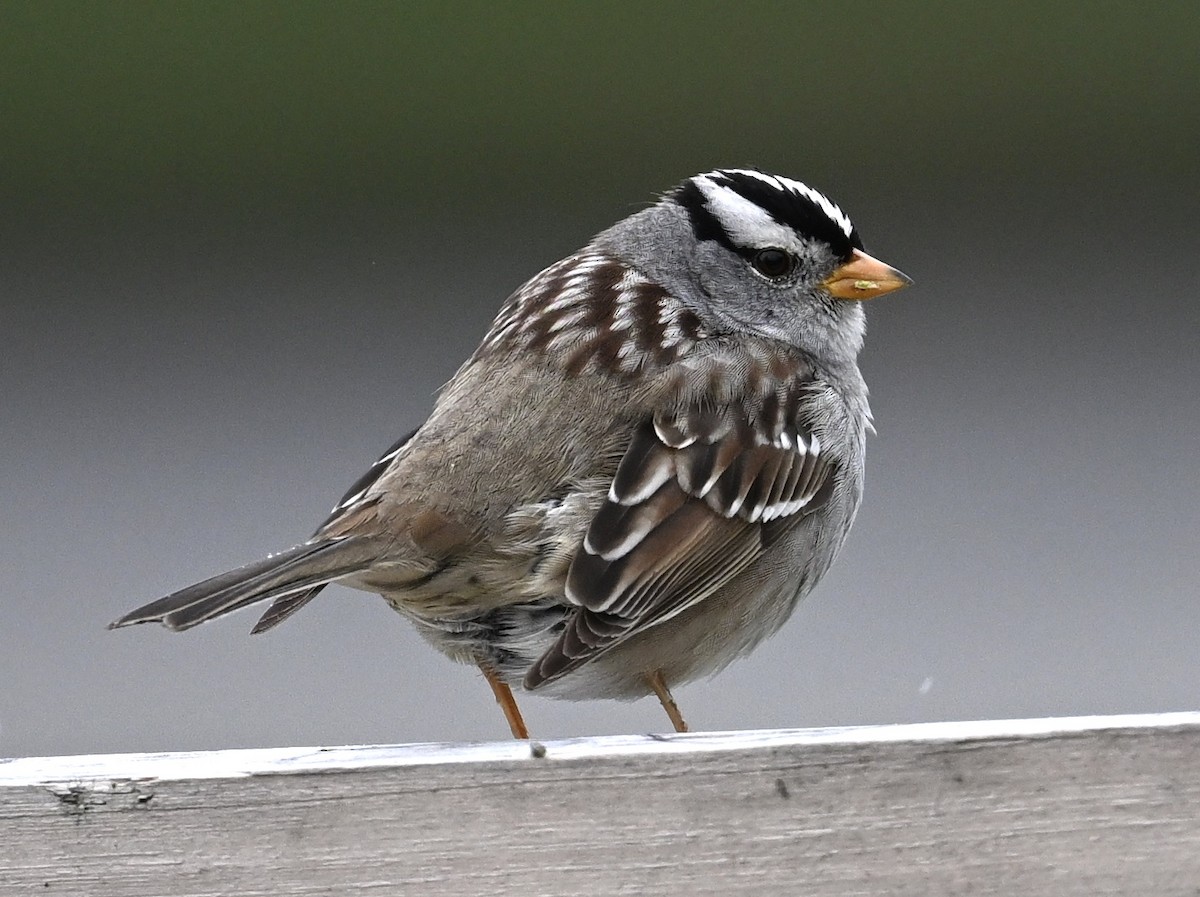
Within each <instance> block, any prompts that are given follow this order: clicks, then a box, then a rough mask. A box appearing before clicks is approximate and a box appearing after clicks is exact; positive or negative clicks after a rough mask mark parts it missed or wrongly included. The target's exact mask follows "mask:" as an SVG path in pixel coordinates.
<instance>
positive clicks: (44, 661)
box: [0, 0, 1200, 756]
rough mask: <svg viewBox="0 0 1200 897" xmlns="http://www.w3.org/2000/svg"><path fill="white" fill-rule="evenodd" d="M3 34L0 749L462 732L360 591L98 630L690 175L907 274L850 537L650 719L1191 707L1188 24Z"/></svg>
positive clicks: (534, 719)
mask: <svg viewBox="0 0 1200 897" xmlns="http://www.w3.org/2000/svg"><path fill="white" fill-rule="evenodd" d="M0 44H2V50H0V326H2V330H0V332H2V333H3V337H4V339H3V352H2V353H0V414H2V417H0V446H2V450H3V455H2V459H0V460H2V470H0V527H2V533H3V538H2V539H0V583H2V584H3V591H2V592H0V755H9V756H12V755H24V754H61V753H83V752H87V753H90V752H105V751H126V750H159V749H193V748H195V749H199V748H220V747H235V746H267V745H293V744H294V745H303V744H310V745H311V744H342V743H358V742H399V741H426V740H442V739H473V740H487V739H499V738H504V737H506V736H507V730H506V728H505V725H504V722H503V719H502V717H501V715H500V713H499V712H498V710H497V709H496V707H495V706H494V704H493V701H492V698H491V695H490V693H489V691H488V689H487V688H486V686H485V685H484V683H483V682H482V681H481V680H480V677H479V675H478V673H477V672H476V671H474V670H473V669H469V668H465V667H458V666H455V665H453V664H451V663H450V662H448V661H446V660H444V659H443V658H442V657H441V656H440V655H437V654H435V653H434V652H433V651H432V650H431V649H429V648H428V647H426V646H425V645H424V644H423V643H422V642H421V641H420V640H419V639H418V637H417V636H416V635H415V634H414V632H413V631H412V630H411V629H410V627H409V626H408V624H407V623H406V622H405V621H404V620H403V619H401V618H400V617H399V616H398V615H396V614H394V613H393V612H391V611H390V610H388V609H387V607H386V606H385V605H384V604H383V602H382V601H380V600H379V599H377V598H373V597H371V596H368V595H364V594H362V593H357V592H350V591H347V590H342V589H331V590H329V591H328V592H326V593H325V594H324V595H323V596H322V597H321V599H320V600H319V601H318V602H315V603H314V604H313V605H311V606H310V607H309V608H308V609H306V610H305V612H304V613H303V614H300V615H298V616H297V617H296V618H295V619H294V620H293V621H291V622H289V623H288V624H287V625H285V626H282V627H280V628H279V629H278V630H275V631H272V632H270V633H269V634H267V635H265V636H262V637H255V638H253V639H252V638H250V637H249V635H248V634H247V632H248V629H249V627H250V626H251V624H252V623H253V621H254V616H253V614H252V613H249V614H245V615H241V614H239V615H237V616H235V617H232V618H226V619H225V620H222V621H220V622H218V623H214V624H212V625H209V626H206V627H203V628H201V629H199V630H196V631H193V632H190V633H187V634H184V635H173V634H171V633H168V632H167V631H165V630H163V629H160V628H157V627H141V628H138V629H135V630H124V631H120V632H106V631H105V629H104V626H105V624H106V623H107V622H108V621H109V620H111V619H113V618H114V617H116V616H118V615H119V614H120V613H122V612H124V611H126V610H129V609H130V608H132V607H133V606H134V605H136V604H140V603H142V602H144V601H147V600H150V599H152V598H156V597H158V596H159V595H161V594H164V593H166V592H168V591H170V590H173V589H175V588H177V587H180V586H183V585H186V584H188V583H190V582H192V581H194V580H196V579H199V578H202V577H205V576H208V575H210V574H213V573H217V572H220V571H222V570H225V569H226V568H229V567H232V566H236V565H238V564H241V563H244V562H247V561H250V560H253V559H255V558H258V557H259V556H261V555H263V554H264V553H266V552H269V551H272V550H277V549H280V548H283V547H286V546H288V545H291V544H293V543H294V542H296V541H298V540H299V539H301V538H303V537H305V536H306V535H307V534H308V532H309V531H310V530H311V529H312V527H313V526H314V525H315V524H316V523H317V522H318V521H319V520H320V519H321V518H322V517H323V516H324V514H325V513H326V511H327V510H328V508H329V507H330V505H331V504H332V503H333V502H334V500H335V499H336V498H337V497H338V496H339V495H340V494H341V493H342V491H343V490H344V489H345V488H346V487H347V486H348V485H349V484H350V483H351V482H352V481H353V480H354V479H355V478H356V477H357V475H358V474H359V473H360V472H361V470H362V469H363V468H364V467H365V466H366V465H368V464H369V463H370V462H371V461H373V460H374V458H375V457H376V456H377V455H378V454H379V453H380V451H381V450H382V449H384V448H385V447H386V446H387V445H388V444H389V443H390V442H391V441H392V440H393V439H395V438H396V437H397V436H398V435H399V434H400V433H402V432H405V431H407V430H408V429H410V428H412V427H414V426H416V425H417V424H418V423H419V422H420V421H421V420H422V419H423V416H424V415H425V414H426V413H427V411H428V409H429V407H430V403H431V399H432V396H433V394H434V392H435V390H436V389H437V388H438V386H439V385H440V384H442V383H444V382H445V381H446V380H447V379H448V378H449V377H450V375H451V374H452V373H453V372H454V370H455V368H456V367H457V365H458V363H459V362H460V361H461V360H462V359H463V358H464V357H465V356H466V355H467V354H469V353H470V351H471V350H472V348H473V347H474V346H475V344H476V343H477V342H478V340H479V338H480V336H481V335H482V333H483V331H484V329H485V328H486V326H487V324H488V322H489V321H490V319H491V317H492V315H493V313H494V312H495V310H496V309H497V307H498V306H499V304H500V302H501V301H502V300H503V299H504V297H505V296H506V295H507V294H508V292H509V291H510V290H511V289H512V288H514V287H515V286H516V285H518V284H519V283H520V282H521V281H522V280H524V279H525V278H527V277H528V276H530V275H532V274H533V273H535V272H536V271H537V270H539V269H540V268H542V267H543V266H544V265H546V264H548V263H550V262H552V261H554V260H556V259H558V258H559V257H561V256H562V255H564V254H565V253H567V252H570V251H571V250H573V249H575V248H576V247H578V246H579V245H581V244H582V243H584V242H585V241H586V240H587V239H588V238H589V236H590V235H591V234H592V233H593V232H595V231H597V230H599V229H601V228H602V227H605V226H607V225H608V224H609V223H610V222H612V221H614V220H616V219H617V218H619V217H622V216H623V215H625V214H627V213H629V212H631V211H633V210H635V209H637V208H639V207H640V206H641V205H643V204H644V203H646V202H647V201H649V200H650V199H651V198H652V197H653V196H654V195H655V194H656V193H657V192H659V191H662V190H664V189H666V188H668V187H670V186H671V185H672V184H674V183H676V182H678V181H679V180H681V179H682V178H684V177H686V176H688V175H690V174H693V173H695V172H697V171H701V170H707V169H709V168H712V167H715V166H734V165H756V166H760V167H762V168H764V169H767V170H771V171H777V172H779V173H783V174H787V175H790V176H793V177H797V178H800V179H802V180H806V181H808V182H810V183H812V184H813V185H815V186H817V187H818V188H820V189H822V190H824V191H825V192H827V193H828V194H829V195H830V196H832V197H833V198H834V199H835V200H836V201H838V202H839V203H841V204H842V206H843V207H844V208H845V209H846V210H847V211H848V212H849V214H850V215H851V216H852V217H853V218H854V220H855V222H856V224H857V225H858V227H859V230H860V232H861V233H862V234H863V237H864V239H865V240H866V243H867V246H868V249H870V250H871V251H872V252H873V253H874V254H876V255H878V256H879V257H881V258H883V259H885V260H887V261H888V262H891V263H893V264H895V265H897V266H898V267H900V268H902V269H903V270H905V271H906V272H907V273H909V274H910V275H911V276H913V277H914V278H915V280H916V282H917V286H916V287H914V288H913V289H911V290H906V291H905V292H903V293H901V294H899V295H896V296H894V297H889V298H886V299H882V300H879V301H878V302H876V303H873V304H872V305H871V307H870V309H869V312H870V320H871V325H870V333H869V335H868V344H867V349H866V351H865V353H864V355H863V358H862V365H863V369H864V371H865V373H866V376H867V379H868V381H869V383H870V384H871V389H872V399H873V404H874V408H875V414H876V423H877V426H878V429H879V435H878V437H877V438H875V439H874V440H873V441H872V443H871V446H870V450H869V454H868V459H869V463H868V467H869V471H868V487H867V494H866V501H865V504H864V506H863V511H862V513H861V515H860V517H859V521H858V523H857V525H856V528H855V530H854V532H853V534H852V535H851V538H850V541H849V544H848V547H847V548H846V550H845V552H844V553H843V555H842V556H841V559H840V560H839V563H838V564H837V565H836V567H835V569H834V570H833V572H832V573H831V574H830V575H829V576H828V577H827V578H826V579H825V581H824V582H823V583H822V585H821V587H820V588H819V589H818V590H817V591H816V593H815V594H814V595H813V596H812V597H811V598H810V600H809V601H808V602H807V603H806V604H805V605H803V606H802V607H801V608H800V610H799V611H798V612H797V614H796V615H795V617H794V618H793V620H792V621H791V623H790V624H789V625H788V626H787V627H786V628H785V629H784V631H783V632H782V633H781V634H780V635H778V636H777V637H776V638H775V639H773V640H772V641H770V642H769V643H767V644H766V645H764V646H763V647H762V648H760V649H759V650H758V652H757V653H756V654H754V655H753V657H751V658H750V659H748V660H746V661H743V662H741V663H738V664H736V665H735V666H733V667H732V668H730V669H729V670H728V671H726V672H725V673H724V674H722V675H721V676H719V677H718V678H716V679H715V680H713V681H710V682H699V683H695V684H692V685H690V686H687V687H684V688H682V689H679V691H678V692H677V696H678V698H679V699H680V703H681V704H682V706H683V708H684V710H685V712H686V714H687V715H688V717H689V719H690V720H691V721H692V723H693V724H694V726H695V727H696V728H699V729H732V728H754V727H775V726H825V725H836V724H852V723H885V722H899V721H917V720H942V719H960V718H981V717H1006V716H1041V715H1060V714H1087V713H1121V712H1141V711H1164V710H1180V709H1196V708H1197V707H1200V700H1198V693H1197V686H1198V685H1200V675H1198V670H1200V638H1198V633H1200V601H1198V600H1197V583H1198V581H1200V544H1198V536H1197V523H1198V519H1197V518H1198V516H1200V515H1198V512H1197V508H1198V507H1200V472H1198V470H1197V464H1196V462H1197V456H1198V454H1200V390H1198V389H1197V385H1198V383H1200V351H1198V350H1197V341H1198V337H1200V302H1198V293H1200V289H1198V284H1200V271H1198V269H1200V225H1198V224H1197V207H1198V203H1197V201H1198V200H1200V176H1198V174H1197V162H1198V161H1200V138H1198V134H1200V112H1198V109H1200V53H1198V52H1197V49H1196V48H1197V46H1198V45H1200V7H1197V6H1196V4H1195V3H1179V4H1170V3H1160V4H1154V5H1152V6H1150V7H1145V6H1142V7H1141V8H1136V9H1135V7H1134V6H1133V5H1102V4H1079V5H1078V6H1071V5H1069V4H1045V3H1029V4H1016V3H1007V4H1006V3H1001V4H986V5H985V4H971V5H967V4H961V3H956V2H955V3H951V2H947V3H923V4H878V5H852V4H846V5H841V4H839V5H838V6H837V8H836V9H830V10H829V11H826V12H813V11H811V10H809V9H807V5H804V6H802V5H800V4H760V3H742V4H739V5H737V6H734V5H730V4H712V5H703V4H688V5H683V4H679V5H670V6H668V5H657V6H655V7H653V8H652V9H649V10H647V9H645V8H643V7H642V5H640V4H629V5H601V4H596V5H589V6H586V7H584V6H580V5H557V4H546V5H544V6H543V5H537V4H529V3H527V4H519V3H518V4H510V5H508V6H507V7H506V8H505V9H503V10H501V9H499V5H498V4H496V5H493V4H484V3H480V4H475V5H471V4H445V3H439V4H429V5H418V4H409V5H401V4H375V3H357V4H349V3H347V4H341V3H339V4H334V3H328V4H324V3H321V4H313V3H256V4H240V3H239V4H234V3H224V4H221V3H193V4H182V3H178V4H177V3H116V4H90V3H53V2H46V0H39V2H36V3H13V2H5V3H3V4H0ZM524 704H525V711H526V715H527V717H528V719H529V722H530V725H531V727H532V729H533V731H534V733H535V734H536V735H537V736H539V737H542V738H553V737H556V736H568V735H579V734H588V733H614V732H645V731H661V730H663V729H664V728H666V727H667V721H666V719H665V717H663V715H662V714H661V711H660V710H659V708H658V706H657V704H656V703H654V702H652V701H641V702H638V703H636V704H633V705H621V704H616V703H611V702H596V703H588V704H576V705H571V704H563V703H556V702H551V701H547V700H544V699H541V698H537V697H528V698H526V699H525V701H524Z"/></svg>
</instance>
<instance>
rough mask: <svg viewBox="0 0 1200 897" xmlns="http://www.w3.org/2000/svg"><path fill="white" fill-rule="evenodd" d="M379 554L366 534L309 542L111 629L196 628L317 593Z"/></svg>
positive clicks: (161, 603) (145, 610) (134, 614)
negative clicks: (243, 610)
mask: <svg viewBox="0 0 1200 897" xmlns="http://www.w3.org/2000/svg"><path fill="white" fill-rule="evenodd" d="M377 557H378V546H377V545H374V544H372V540H370V539H366V538H362V537H357V536H351V537H348V538H338V539H324V540H320V541H316V542H307V543H305V544H303V545H297V546H296V547H295V548H289V549H288V550H287V551H283V552H280V553H279V554H276V555H272V556H271V557H268V558H264V559H263V560H261V561H256V562H255V563H252V564H247V565H246V566H244V567H239V568H238V569H236V570H231V571H229V572H228V573H222V574H219V575H218V576H214V577H212V578H210V579H206V580H204V581H203V582H199V583H196V584H195V585H193V586H188V587H187V588H186V589H181V590H180V591H178V592H174V593H172V594H170V595H167V596H166V597H165V598H160V599H158V600H157V601H152V602H150V603H149V604H147V605H145V606H144V607H139V608H138V609H137V610H133V611H130V612H129V613H127V614H126V615H125V616H123V617H121V618H120V619H119V620H117V621H115V622H113V623H110V624H109V628H110V629H117V628H120V627H122V626H131V625H133V624H135V623H161V624H163V625H164V626H166V627H167V628H168V629H173V630H176V631H179V630H183V629H190V628H191V627H193V626H196V625H198V624H200V623H203V622H206V621H207V620H211V619H214V618H215V617H220V616H222V615H224V614H227V613H231V612H232V611H235V610H238V609H239V608H242V607H245V606H246V605H249V604H254V603H256V602H259V601H266V600H269V599H273V598H280V597H281V596H292V595H295V594H296V593H307V592H311V593H312V594H315V593H316V590H318V589H320V588H322V587H324V586H325V585H326V584H327V583H330V582H333V581H334V580H336V579H341V578H343V577H346V576H349V575H350V574H352V573H357V572H359V571H360V570H364V569H366V568H367V567H368V566H370V564H371V562H372V561H374V560H375V559H376V558H377ZM309 597H311V595H310V596H309ZM301 603H303V602H301ZM293 609H299V604H297V605H296V606H295V608H293ZM280 619H282V617H281V618H280Z"/></svg>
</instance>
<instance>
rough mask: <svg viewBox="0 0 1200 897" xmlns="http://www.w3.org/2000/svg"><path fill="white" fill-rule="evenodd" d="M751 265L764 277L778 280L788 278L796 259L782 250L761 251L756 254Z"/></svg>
mask: <svg viewBox="0 0 1200 897" xmlns="http://www.w3.org/2000/svg"><path fill="white" fill-rule="evenodd" d="M750 264H752V265H753V266H754V270H755V271H757V272H758V273H759V274H761V275H762V276H763V277H769V278H770V279H771V280H778V279H779V278H780V277H787V276H788V275H789V274H791V273H792V267H793V265H794V264H795V259H793V258H792V256H791V255H790V254H789V253H786V252H784V251H783V250H782V249H760V250H758V252H756V253H754V257H753V258H752V259H751V260H750Z"/></svg>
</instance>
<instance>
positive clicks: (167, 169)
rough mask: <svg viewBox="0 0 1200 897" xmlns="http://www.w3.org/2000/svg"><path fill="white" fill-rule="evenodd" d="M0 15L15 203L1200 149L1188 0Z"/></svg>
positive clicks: (17, 10) (831, 175)
mask: <svg viewBox="0 0 1200 897" xmlns="http://www.w3.org/2000/svg"><path fill="white" fill-rule="evenodd" d="M0 29H2V31H0V34H2V40H3V52H0V85H2V87H0V152H2V153H3V161H4V164H3V171H4V175H3V177H4V181H5V183H4V185H3V190H4V193H5V194H6V197H5V198H7V199H10V200H20V199H24V200H37V199H38V198H39V197H40V198H47V197H51V198H56V199H60V200H73V201H84V200H86V201H88V202H98V203H102V204H103V203H131V204H134V205H137V204H139V203H147V202H152V203H155V204H166V205H170V204H171V203H173V202H178V203H189V202H201V203H213V204H234V205H237V204H239V203H245V202H265V203H268V204H271V203H288V204H292V205H301V206H303V205H309V206H312V207H314V208H319V207H320V206H322V205H323V204H326V203H329V202H338V203H350V204H374V203H390V202H393V201H395V200H396V198H397V197H401V196H403V197H405V198H406V200H408V201H412V202H418V203H420V204H422V205H428V206H429V207H436V206H437V205H438V204H439V203H441V202H443V201H444V200H445V198H446V197H452V198H455V199H456V200H460V199H462V198H464V197H468V196H473V197H475V198H476V201H477V202H480V203H484V204H487V203H503V204H514V203H523V204H525V205H526V206H527V207H530V208H534V209H536V208H538V207H540V206H542V205H543V204H544V203H546V202H553V201H555V198H556V197H558V196H559V195H560V194H561V193H562V192H563V191H564V189H566V186H565V185H569V187H570V189H569V191H568V192H570V194H571V195H572V196H575V195H577V193H584V192H592V191H593V190H594V191H596V192H602V191H610V190H617V191H618V192H619V194H620V195H622V196H628V197H639V196H641V195H642V192H641V191H639V189H637V186H638V185H641V184H643V183H644V184H645V185H646V187H647V189H655V188H662V187H665V186H667V185H668V184H670V183H671V182H672V181H673V180H676V179H678V178H681V177H683V176H685V175H687V174H690V173H692V172H693V171H694V170H698V169H703V168H706V167H711V166H713V165H718V164H759V165H762V166H764V167H768V168H778V169H780V170H784V171H788V172H793V173H796V174H797V175H799V176H803V177H806V178H812V179H813V180H814V181H815V182H818V183H822V182H824V183H828V182H829V181H839V182H841V181H843V180H846V179H848V178H850V177H851V173H852V176H853V178H854V179H855V180H856V181H857V182H859V183H862V184H864V188H865V189H871V188H872V186H873V187H874V188H875V189H882V188H883V186H884V185H887V184H889V183H897V182H899V183H901V184H902V185H903V186H901V187H899V188H898V189H903V190H908V191H910V192H911V191H920V190H927V189H928V190H934V191H955V190H962V189H976V188H974V187H972V186H971V185H973V184H974V185H978V184H980V183H981V182H982V181H986V182H987V183H988V184H991V185H992V187H991V189H999V188H998V187H997V185H1003V184H1004V183H1005V180H1006V179H1011V180H1013V181H1014V183H1016V184H1028V185H1036V184H1039V183H1047V184H1049V183H1054V182H1055V181H1056V179H1060V178H1062V177H1079V176H1085V177H1087V178H1091V179H1105V178H1112V177H1117V178H1118V179H1121V178H1124V177H1125V176H1126V175H1127V174H1128V172H1129V171H1130V170H1141V171H1143V172H1145V178H1146V179H1147V180H1153V179H1154V178H1163V177H1176V178H1179V177H1191V178H1192V179H1193V180H1194V174H1192V167H1193V165H1194V163H1195V161H1196V159H1197V157H1198V153H1200V142H1198V140H1197V120H1198V118H1200V116H1198V114H1197V108H1198V102H1197V101H1198V100H1200V51H1198V50H1197V47H1198V46H1200V5H1198V4H1196V3H1194V2H1189V3H1176V4H1170V3H1158V4H1104V3H1044V2H1043V3H1031V2H1019V3H1014V2H1007V3H1006V2H999V3H991V4H983V3H976V4H966V3H961V2H931V3H874V4H862V3H844V4H836V5H835V4H805V3H764V2H747V3H740V4H726V3H721V4H718V3H660V4H641V3H637V4H635V3H624V4H622V3H589V4H581V3H532V2H527V3H512V4H492V3H482V2H479V3H469V2H458V3H382V2H312V0H308V2H147V0H126V2H104V3H96V2H79V0H34V2H4V3H2V4H0ZM631 181H632V182H633V183H634V185H635V186H634V187H632V188H631V186H630V182H631ZM579 184H582V185H584V190H578V185H579Z"/></svg>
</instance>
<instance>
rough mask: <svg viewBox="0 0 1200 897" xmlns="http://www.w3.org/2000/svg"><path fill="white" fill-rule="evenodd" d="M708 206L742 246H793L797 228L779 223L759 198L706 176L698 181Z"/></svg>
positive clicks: (733, 238) (733, 239)
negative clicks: (750, 196) (746, 194)
mask: <svg viewBox="0 0 1200 897" xmlns="http://www.w3.org/2000/svg"><path fill="white" fill-rule="evenodd" d="M697 186H699V187H700V190H701V192H702V193H703V194H704V199H705V201H706V203H707V205H708V209H709V211H710V212H712V214H713V215H714V216H715V217H716V219H717V220H718V221H719V222H720V224H721V227H722V228H723V229H724V231H725V233H727V234H728V235H729V238H730V239H731V240H732V241H733V242H734V243H736V244H738V245H739V246H754V247H759V248H765V247H767V246H783V247H794V246H795V245H796V235H795V232H794V231H793V230H792V229H791V228H790V227H787V226H785V225H782V224H780V223H779V222H778V221H776V220H775V219H774V218H772V217H771V214H770V213H769V212H768V211H767V210H766V209H764V208H763V207H762V206H760V205H759V204H758V203H756V202H751V201H750V200H748V199H746V197H744V196H742V195H741V194H740V193H738V192H737V191H736V190H734V189H732V188H730V187H726V186H725V185H724V184H717V183H715V182H713V181H710V180H709V179H708V178H707V177H702V178H700V179H699V180H698V181H697Z"/></svg>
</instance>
